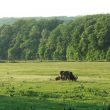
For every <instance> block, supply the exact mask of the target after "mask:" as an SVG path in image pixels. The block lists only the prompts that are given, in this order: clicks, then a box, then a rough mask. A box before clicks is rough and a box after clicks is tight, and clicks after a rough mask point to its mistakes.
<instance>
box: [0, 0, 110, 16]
mask: <svg viewBox="0 0 110 110" xmlns="http://www.w3.org/2000/svg"><path fill="white" fill-rule="evenodd" d="M100 13H110V0H0V17H38V16H78V15H89V14H100Z"/></svg>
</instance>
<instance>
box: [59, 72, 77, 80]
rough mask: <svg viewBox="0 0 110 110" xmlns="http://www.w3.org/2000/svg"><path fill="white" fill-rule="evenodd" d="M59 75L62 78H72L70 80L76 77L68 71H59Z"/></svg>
mask: <svg viewBox="0 0 110 110" xmlns="http://www.w3.org/2000/svg"><path fill="white" fill-rule="evenodd" d="M60 77H61V79H62V80H72V81H73V80H74V81H76V80H77V79H78V77H76V76H75V75H73V73H72V72H70V71H60Z"/></svg>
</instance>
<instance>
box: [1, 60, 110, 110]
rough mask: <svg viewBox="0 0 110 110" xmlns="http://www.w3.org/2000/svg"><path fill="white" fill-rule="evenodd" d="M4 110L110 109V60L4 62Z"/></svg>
mask: <svg viewBox="0 0 110 110" xmlns="http://www.w3.org/2000/svg"><path fill="white" fill-rule="evenodd" d="M61 70H69V71H72V72H73V73H74V74H75V75H77V76H78V81H76V82H74V81H55V77H56V76H57V75H58V74H59V71H61ZM0 110H110V62H39V63H33V62H28V63H0Z"/></svg>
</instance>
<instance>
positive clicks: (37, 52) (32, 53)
mask: <svg viewBox="0 0 110 110" xmlns="http://www.w3.org/2000/svg"><path fill="white" fill-rule="evenodd" d="M65 19H66V18H65ZM0 59H9V60H16V59H17V60H33V59H40V60H67V61H104V60H106V61H110V15H109V14H102V15H91V16H90V15H89V16H82V17H76V18H74V19H73V20H71V19H68V20H67V19H66V20H64V19H63V18H60V19H57V18H52V19H39V20H36V19H35V18H31V19H19V20H16V22H14V23H12V24H4V25H1V26H0Z"/></svg>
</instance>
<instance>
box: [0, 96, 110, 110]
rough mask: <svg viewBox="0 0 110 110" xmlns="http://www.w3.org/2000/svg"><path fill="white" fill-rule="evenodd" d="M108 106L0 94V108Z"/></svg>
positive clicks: (87, 109)
mask: <svg viewBox="0 0 110 110" xmlns="http://www.w3.org/2000/svg"><path fill="white" fill-rule="evenodd" d="M107 107H108V106H104V105H97V104H87V103H74V102H73V104H72V103H71V105H70V104H68V102H67V101H66V102H62V101H59V100H57V101H56V100H47V99H38V98H34V97H9V96H0V110H109V108H107Z"/></svg>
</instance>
